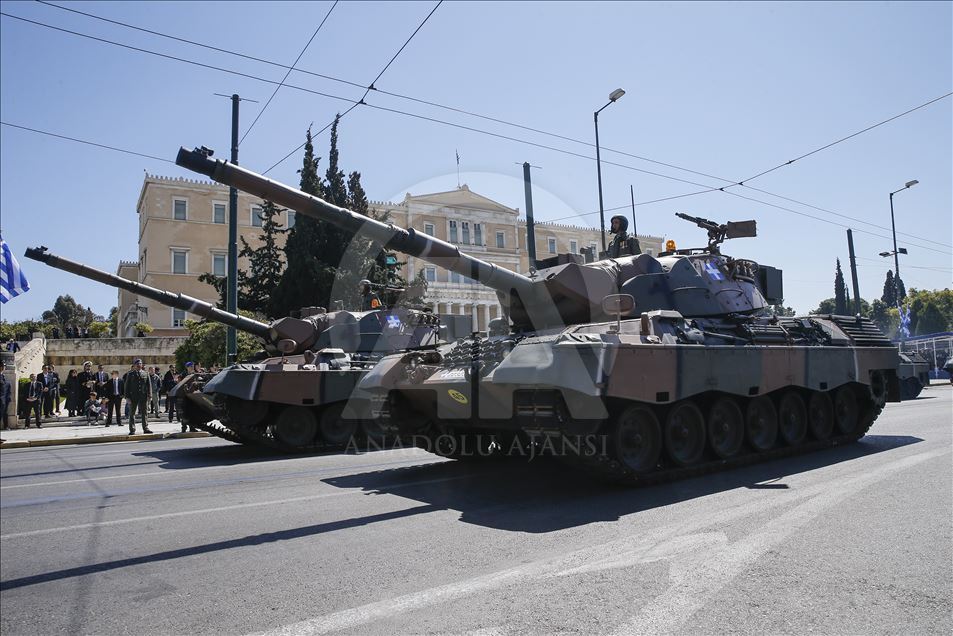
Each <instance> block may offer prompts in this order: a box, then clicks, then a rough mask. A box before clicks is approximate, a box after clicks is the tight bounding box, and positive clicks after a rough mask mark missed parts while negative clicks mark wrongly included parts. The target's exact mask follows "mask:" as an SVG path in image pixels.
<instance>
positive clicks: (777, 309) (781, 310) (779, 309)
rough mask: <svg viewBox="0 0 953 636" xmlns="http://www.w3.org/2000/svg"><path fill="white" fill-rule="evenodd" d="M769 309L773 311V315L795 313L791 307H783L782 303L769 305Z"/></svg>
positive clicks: (791, 314) (790, 314)
mask: <svg viewBox="0 0 953 636" xmlns="http://www.w3.org/2000/svg"><path fill="white" fill-rule="evenodd" d="M771 311H772V312H773V313H774V315H775V316H793V315H795V311H794V309H792V308H791V307H785V306H784V305H783V304H781V305H771Z"/></svg>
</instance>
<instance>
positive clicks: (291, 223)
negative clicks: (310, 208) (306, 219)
mask: <svg viewBox="0 0 953 636" xmlns="http://www.w3.org/2000/svg"><path fill="white" fill-rule="evenodd" d="M294 226H295V211H294V210H288V229H289V230H290V229H291V228H293V227H294Z"/></svg>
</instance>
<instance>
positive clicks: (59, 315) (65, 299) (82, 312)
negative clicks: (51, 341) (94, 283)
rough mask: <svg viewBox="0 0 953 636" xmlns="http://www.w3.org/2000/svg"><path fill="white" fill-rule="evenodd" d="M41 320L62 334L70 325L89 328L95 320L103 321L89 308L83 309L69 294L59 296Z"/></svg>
mask: <svg viewBox="0 0 953 636" xmlns="http://www.w3.org/2000/svg"><path fill="white" fill-rule="evenodd" d="M41 318H42V319H43V322H45V323H46V324H47V325H49V327H50V329H51V330H52V327H57V328H58V329H59V330H60V331H61V332H62V331H65V329H66V328H67V327H69V326H70V325H76V326H77V327H80V328H83V327H89V325H90V323H92V322H93V321H94V320H97V319H100V320H101V319H102V317H101V316H97V315H96V314H95V313H94V312H93V310H92V309H90V308H89V307H83V306H82V305H80V304H79V303H77V302H76V301H75V300H74V299H73V297H72V296H70V295H69V294H65V295H63V296H57V298H56V300H55V301H54V302H53V308H52V309H50V310H48V311H44V312H43V315H42V316H41ZM44 331H45V330H44Z"/></svg>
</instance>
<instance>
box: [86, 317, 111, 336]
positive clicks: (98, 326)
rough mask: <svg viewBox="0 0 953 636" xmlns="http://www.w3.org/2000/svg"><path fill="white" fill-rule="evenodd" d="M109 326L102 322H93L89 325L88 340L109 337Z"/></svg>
mask: <svg viewBox="0 0 953 636" xmlns="http://www.w3.org/2000/svg"><path fill="white" fill-rule="evenodd" d="M109 329H110V324H109V323H108V322H105V321H102V320H94V321H93V322H91V323H89V337H90V338H105V337H106V336H108V335H109Z"/></svg>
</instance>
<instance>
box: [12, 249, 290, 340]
mask: <svg viewBox="0 0 953 636" xmlns="http://www.w3.org/2000/svg"><path fill="white" fill-rule="evenodd" d="M26 257H27V258H32V259H33V260H35V261H40V262H41V263H46V264H47V265H49V266H50V267H55V268H56V269H61V270H63V271H66V272H70V273H71V274H76V275H77V276H82V277H83V278H89V279H90V280H94V281H96V282H99V283H103V284H104V285H109V286H110V287H118V288H119V289H125V290H126V291H129V292H132V293H134V294H138V295H139V296H144V297H145V298H149V299H151V300H154V301H156V302H159V303H162V304H163V305H167V306H169V307H173V308H175V309H182V310H183V311H188V312H190V313H193V314H195V315H197V316H201V317H202V318H208V319H209V320H214V321H216V322H221V323H223V324H226V325H228V326H230V327H235V328H236V329H239V330H241V331H245V332H247V333H250V334H252V335H255V336H258V337H259V338H261V339H263V340H266V341H267V340H270V337H271V326H270V325H268V324H266V323H263V322H259V321H257V320H253V319H251V318H246V317H245V316H239V315H236V314H230V313H228V312H227V311H222V310H221V309H219V308H218V307H216V306H215V305H212V304H209V303H207V302H205V301H204V300H199V299H198V298H192V297H191V296H186V295H185V294H176V293H173V292H168V291H165V290H162V289H158V288H156V287H150V286H149V285H143V284H142V283H137V282H135V281H131V280H129V279H128V278H123V277H122V276H116V275H115V274H110V273H109V272H104V271H103V270H101V269H96V268H95V267H90V266H88V265H83V264H82V263H78V262H76V261H72V260H70V259H68V258H64V257H62V256H56V255H54V254H51V253H50V252H49V251H48V250H47V248H46V247H45V246H43V247H30V248H27V250H26Z"/></svg>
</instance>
